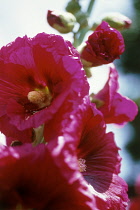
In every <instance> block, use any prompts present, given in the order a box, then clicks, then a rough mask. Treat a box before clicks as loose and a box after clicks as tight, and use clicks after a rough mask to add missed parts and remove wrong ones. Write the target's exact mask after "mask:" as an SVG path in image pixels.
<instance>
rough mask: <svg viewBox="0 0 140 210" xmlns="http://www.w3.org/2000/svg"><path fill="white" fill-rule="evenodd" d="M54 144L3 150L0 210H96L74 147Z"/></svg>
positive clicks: (0, 157)
mask: <svg viewBox="0 0 140 210" xmlns="http://www.w3.org/2000/svg"><path fill="white" fill-rule="evenodd" d="M51 143H52V144H48V145H47V146H45V145H44V144H40V145H38V146H37V147H32V146H31V145H30V144H24V145H22V146H17V147H0V189H1V190H0V207H1V209H18V206H22V208H23V209H29V208H33V209H34V208H35V209H40V210H41V209H47V210H52V209H57V210H65V209H68V210H71V209H73V210H77V209H83V210H90V209H91V210H92V209H93V208H94V209H95V210H96V205H95V203H94V198H93V197H92V195H91V193H90V191H89V190H88V187H87V185H86V182H85V180H84V179H83V177H82V176H81V174H80V172H77V171H76V170H77V161H76V160H75V157H74V156H73V151H74V149H72V145H70V143H68V142H67V141H65V139H64V138H63V137H59V138H58V139H57V140H56V141H52V142H51ZM91 206H92V207H93V208H92V207H91Z"/></svg>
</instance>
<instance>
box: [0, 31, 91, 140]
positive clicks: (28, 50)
mask: <svg viewBox="0 0 140 210" xmlns="http://www.w3.org/2000/svg"><path fill="white" fill-rule="evenodd" d="M81 66H82V65H81V62H80V59H79V55H78V53H77V51H76V50H75V48H74V47H73V46H72V45H71V43H70V42H68V41H64V40H63V38H62V37H61V36H56V35H49V34H45V33H41V34H38V35H37V36H35V37H34V38H32V39H30V38H28V37H27V36H24V37H23V38H19V37H18V38H17V39H16V40H15V41H14V42H12V43H11V44H9V45H7V46H5V47H3V48H2V49H1V50H0V130H1V132H3V133H4V134H5V135H6V136H7V137H10V138H11V137H12V138H14V139H20V140H21V141H24V142H25V141H26V142H29V141H32V133H33V129H32V128H37V127H39V126H40V125H42V124H44V123H45V122H47V121H49V120H50V119H52V118H53V115H54V114H55V113H57V114H58V110H59V108H60V107H61V106H63V102H64V101H65V100H67V103H70V104H71V106H77V104H79V102H80V100H81V99H82V98H83V97H84V96H85V95H87V94H88V88H89V87H88V83H87V80H86V77H85V73H84V71H83V69H82V67H81ZM74 104H75V105H74ZM64 109H65V108H64Z"/></svg>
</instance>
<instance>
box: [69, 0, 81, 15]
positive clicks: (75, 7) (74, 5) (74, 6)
mask: <svg viewBox="0 0 140 210" xmlns="http://www.w3.org/2000/svg"><path fill="white" fill-rule="evenodd" d="M80 10H81V6H80V4H79V2H78V1H76V0H71V1H70V2H69V3H68V5H67V6H66V11H67V12H71V13H72V14H75V13H76V12H78V11H80Z"/></svg>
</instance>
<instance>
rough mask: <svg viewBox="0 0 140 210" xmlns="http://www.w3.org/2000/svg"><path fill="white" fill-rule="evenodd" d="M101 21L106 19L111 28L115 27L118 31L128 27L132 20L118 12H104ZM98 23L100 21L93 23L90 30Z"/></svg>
mask: <svg viewBox="0 0 140 210" xmlns="http://www.w3.org/2000/svg"><path fill="white" fill-rule="evenodd" d="M101 21H106V22H107V23H109V25H110V26H111V27H112V28H116V29H117V30H119V31H121V30H123V29H127V28H129V27H130V26H131V24H132V21H131V20H130V19H129V18H128V17H126V16H125V15H122V14H121V13H119V12H109V13H106V14H105V15H104V16H103V17H102V19H101ZM99 24H100V23H94V24H93V26H92V30H94V28H95V27H97V25H99Z"/></svg>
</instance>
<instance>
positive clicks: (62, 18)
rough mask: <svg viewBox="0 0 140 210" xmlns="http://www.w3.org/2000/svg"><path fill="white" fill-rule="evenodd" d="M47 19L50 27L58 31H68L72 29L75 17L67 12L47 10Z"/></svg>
mask: <svg viewBox="0 0 140 210" xmlns="http://www.w3.org/2000/svg"><path fill="white" fill-rule="evenodd" d="M47 21H48V23H49V25H50V26H51V27H53V28H54V29H56V30H57V31H59V32H60V33H69V32H71V31H72V30H73V28H74V25H75V23H76V18H75V16H74V15H73V14H71V13H69V12H62V13H60V12H56V11H51V10H48V13H47Z"/></svg>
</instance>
